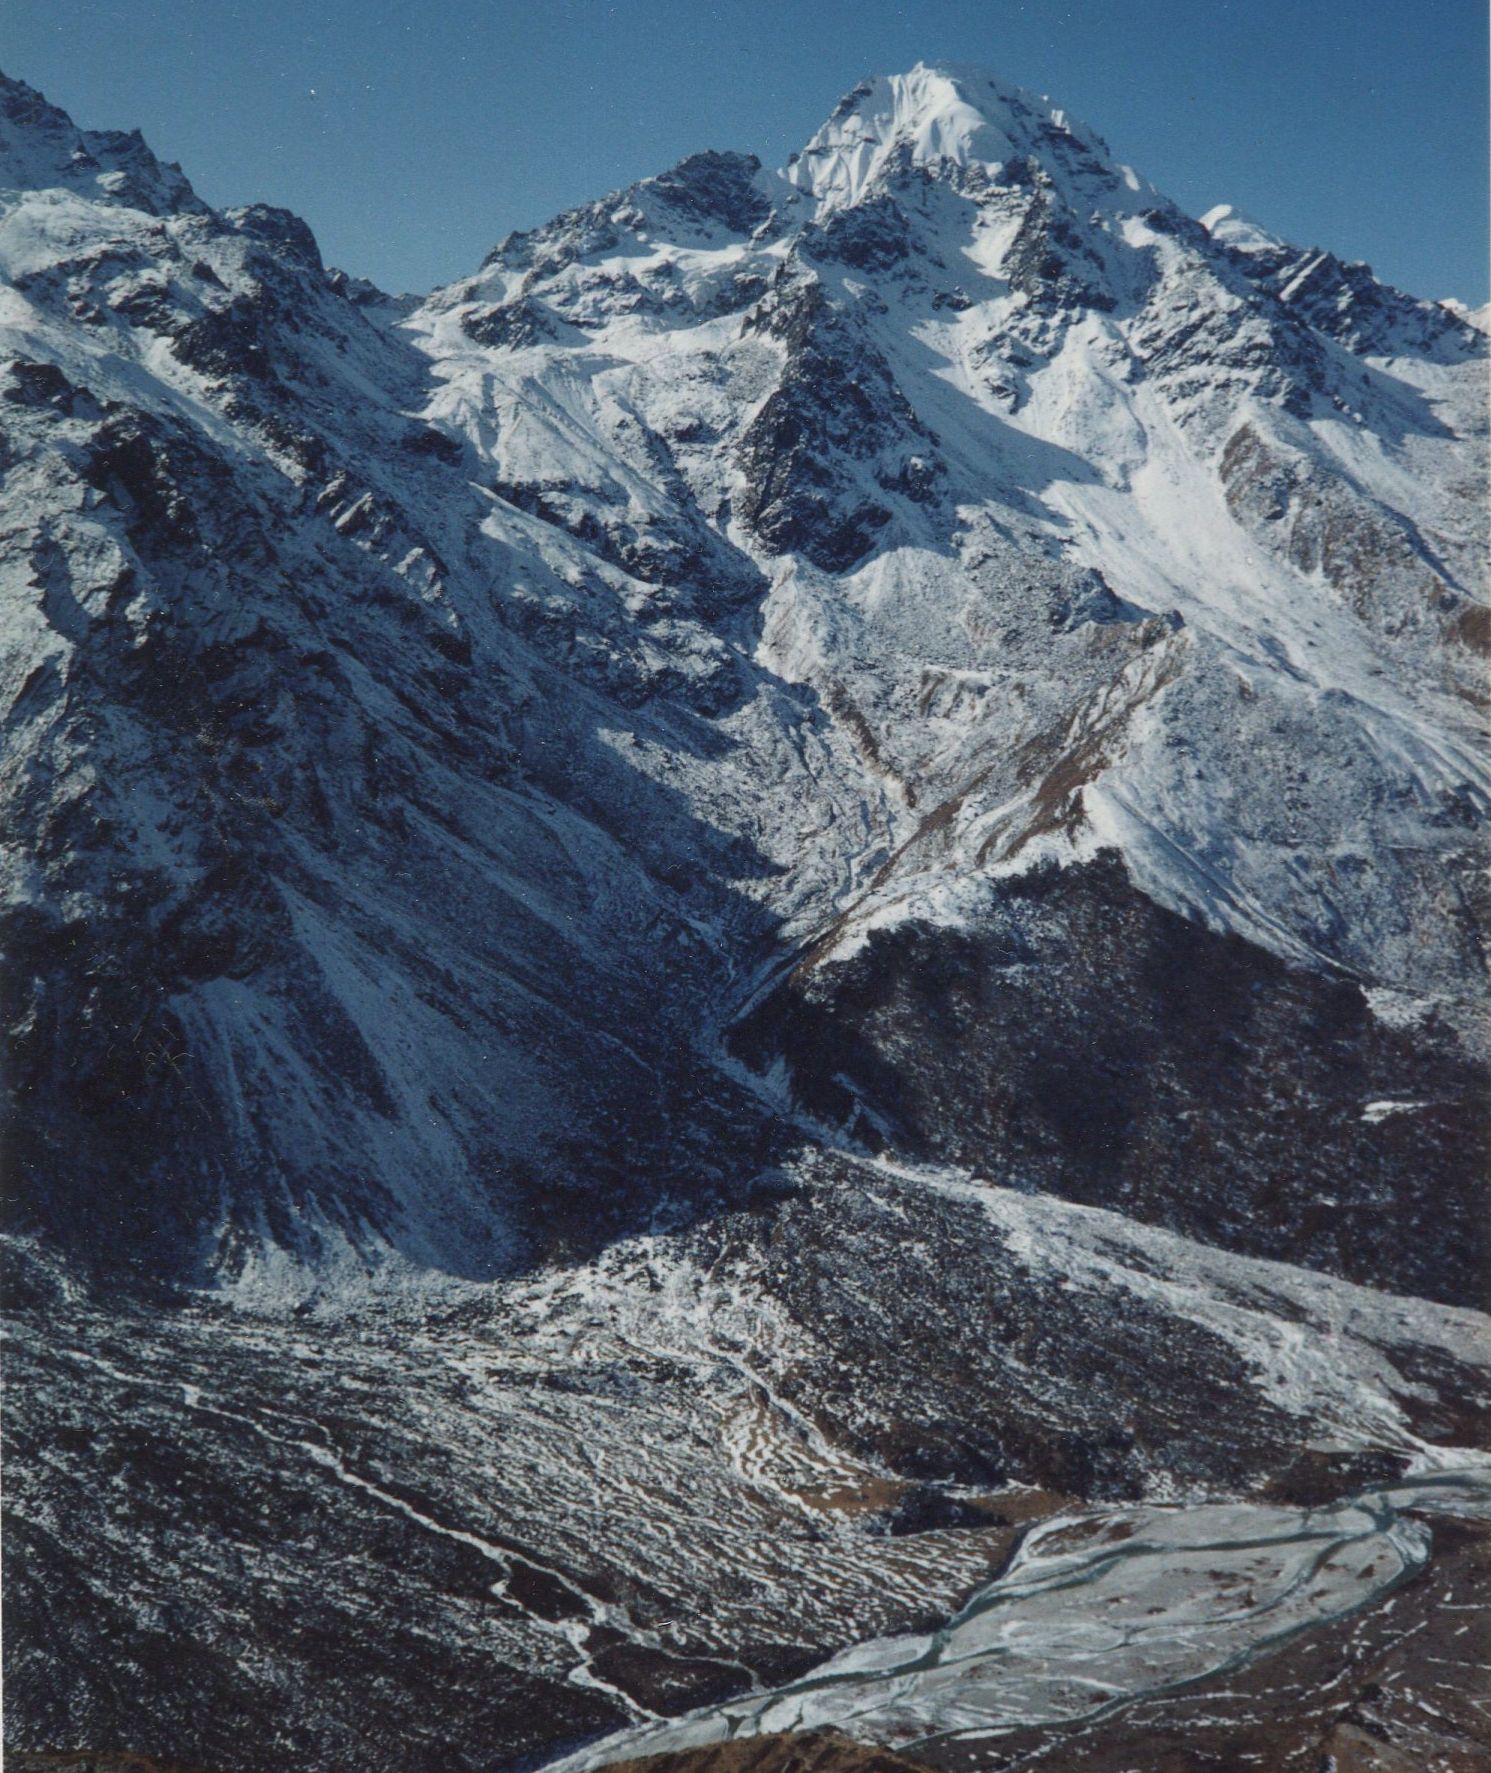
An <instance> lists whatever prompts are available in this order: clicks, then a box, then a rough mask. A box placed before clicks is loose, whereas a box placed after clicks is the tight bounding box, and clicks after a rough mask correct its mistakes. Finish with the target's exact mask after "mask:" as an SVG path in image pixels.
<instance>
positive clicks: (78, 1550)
mask: <svg viewBox="0 0 1491 1773" xmlns="http://www.w3.org/2000/svg"><path fill="white" fill-rule="evenodd" d="M0 131H3V135H0V328H3V335H4V336H3V348H0V465H3V469H4V490H3V495H0V575H3V580H0V624H3V626H0V635H3V641H0V707H3V718H4V729H3V732H4V736H3V748H0V794H3V800H4V807H5V829H6V833H7V840H8V841H7V845H6V852H5V858H4V909H3V931H4V937H3V940H4V949H5V977H6V987H7V1000H6V1020H7V1032H8V1036H9V1042H10V1059H9V1066H8V1072H7V1078H6V1082H7V1090H8V1110H7V1113H8V1124H9V1132H8V1136H7V1142H6V1156H7V1217H6V1227H7V1231H6V1237H5V1240H4V1242H5V1249H6V1261H7V1270H8V1279H7V1283H6V1304H7V1320H8V1327H9V1333H8V1344H7V1354H6V1362H5V1376H6V1380H7V1385H6V1400H5V1436H6V1456H7V1463H6V1473H5V1476H6V1483H5V1491H6V1510H7V1517H6V1528H5V1533H6V1538H5V1606H6V1612H5V1620H4V1625H5V1636H6V1650H7V1666H6V1690H5V1714H4V1716H5V1735H6V1743H7V1748H8V1750H9V1751H10V1753H11V1755H12V1756H13V1758H14V1765H15V1766H16V1768H17V1769H21V1770H24V1769H40V1768H44V1767H48V1768H49V1767H62V1766H68V1767H73V1768H89V1767H92V1768H96V1769H107V1770H110V1773H112V1770H114V1769H122V1768H125V1767H129V1768H134V1769H149V1768H158V1769H164V1768H177V1769H182V1768H192V1769H205V1770H207V1773H270V1770H282V1769H284V1770H289V1769H293V1770H295V1773H384V1770H387V1773H499V1770H504V1773H519V1770H523V1773H527V1770H530V1769H535V1768H538V1767H540V1766H543V1765H546V1764H548V1763H551V1762H560V1763H562V1764H563V1765H564V1766H566V1767H569V1768H582V1767H583V1768H590V1767H594V1766H598V1765H601V1764H604V1763H607V1762H614V1761H622V1760H634V1759H636V1758H638V1757H641V1756H647V1755H666V1756H667V1759H666V1760H665V1761H659V1762H657V1763H656V1765H657V1766H658V1767H659V1768H660V1769H666V1770H667V1773H692V1770H697V1773H776V1770H778V1769H783V1768H787V1767H793V1768H796V1769H799V1773H895V1770H896V1769H900V1770H901V1773H906V1768H907V1763H908V1762H910V1763H916V1764H920V1765H922V1766H936V1767H940V1768H945V1769H947V1770H948V1773H962V1770H967V1773H975V1770H979V1769H990V1770H992V1769H1001V1768H1008V1769H1015V1768H1020V1769H1032V1770H1033V1769H1040V1770H1042V1773H1078V1770H1083V1773H1086V1770H1091V1773H1099V1770H1106V1769H1113V1770H1115V1773H1116V1770H1117V1769H1120V1768H1130V1769H1134V1768H1143V1769H1145V1773H1201V1770H1202V1769H1212V1770H1214V1773H1215V1770H1220V1769H1228V1770H1232V1769H1238V1768H1243V1767H1267V1768H1268V1769H1270V1773H1283V1770H1291V1773H1292V1770H1298V1773H1319V1770H1320V1769H1322V1768H1326V1767H1329V1768H1332V1769H1336V1770H1338V1773H1413V1770H1426V1769H1437V1770H1439V1773H1484V1770H1485V1769H1487V1768H1491V1740H1488V1736H1487V1725H1486V1719H1487V1716H1488V1708H1487V1706H1486V1705H1485V1703H1484V1702H1483V1701H1482V1700H1481V1699H1480V1698H1478V1697H1477V1691H1476V1687H1475V1680H1476V1677H1475V1675H1474V1673H1473V1668H1474V1664H1475V1659H1476V1650H1477V1645H1478V1642H1479V1643H1480V1644H1482V1645H1483V1644H1484V1642H1485V1641H1486V1640H1485V1629H1486V1625H1487V1620H1486V1617H1485V1612H1484V1609H1485V1608H1486V1606H1487V1605H1488V1601H1487V1596H1488V1594H1491V1588H1488V1583H1487V1577H1488V1574H1491V1540H1488V1536H1487V1522H1488V1519H1491V1459H1488V1457H1487V1453H1486V1450H1485V1442H1484V1435H1485V1427H1486V1422H1487V1414H1486V1408H1487V1404H1488V1400H1491V1342H1488V1336H1487V1329H1488V1320H1487V1319H1486V1318H1485V1317H1484V1316H1482V1315H1480V1314H1479V1312H1478V1310H1477V1307H1478V1306H1479V1305H1482V1304H1483V1303H1484V1299H1483V1297H1482V1294H1483V1288H1484V1281H1485V1277H1486V1275H1487V1273H1488V1262H1491V1252H1488V1249H1487V1241H1488V1231H1491V1215H1488V1214H1487V1212H1486V1202H1485V1198H1484V1177H1485V1174H1486V1163H1487V1130H1488V1114H1487V1101H1488V1097H1487V1090H1488V1084H1491V1070H1488V1067H1491V1023H1488V1018H1487V1013H1486V1012H1487V989H1486V977H1485V966H1484V956H1483V948H1482V944H1483V939H1484V933H1485V929H1486V919H1487V910H1488V897H1491V895H1488V893H1487V890H1486V861H1487V855H1486V844H1485V832H1486V826H1487V821H1488V816H1491V754H1488V751H1487V748H1486V716H1487V712H1488V706H1491V703H1488V696H1487V679H1486V661H1487V657H1488V654H1491V607H1488V587H1487V574H1486V561H1487V536H1486V523H1487V499H1486V494H1487V363H1488V349H1487V347H1488V341H1487V339H1486V337H1485V334H1484V331H1483V330H1482V328H1483V326H1484V324H1485V320H1484V316H1478V315H1474V314H1470V313H1468V312H1467V311H1466V310H1465V309H1464V308H1462V307H1459V306H1458V305H1456V304H1453V303H1447V302H1446V303H1440V302H1428V301H1422V300H1418V299H1415V298H1413V297H1411V296H1408V295H1405V294H1402V293H1400V292H1398V291H1397V290H1394V289H1392V288H1389V287H1387V286H1385V285H1384V284H1382V283H1380V282H1379V281H1378V280H1377V279H1376V278H1375V277H1374V276H1373V275H1372V273H1371V271H1370V270H1369V269H1368V268H1367V267H1366V266H1365V265H1362V264H1347V263H1343V262H1341V261H1339V260H1338V259H1336V258H1334V257H1333V256H1331V255H1330V254H1329V253H1326V252H1321V251H1315V250H1310V251H1306V250H1301V249H1299V248H1296V247H1294V246H1290V245H1288V244H1286V243H1285V242H1283V241H1281V240H1278V239H1276V238H1274V237H1273V236H1272V235H1270V234H1268V233H1267V232H1265V231H1264V230H1263V229H1262V228H1261V227H1259V226H1257V225H1255V224H1253V223H1252V222H1249V221H1246V220H1244V219H1243V218H1242V217H1240V216H1238V215H1236V214H1234V213H1233V212H1232V211H1231V210H1229V209H1227V208H1225V207H1224V208H1219V209H1217V210H1214V211H1212V212H1211V213H1210V214H1209V215H1207V216H1206V217H1204V218H1202V219H1201V220H1200V221H1197V220H1195V219H1192V218H1191V217H1190V216H1188V215H1186V214H1184V213H1183V212H1182V211H1181V210H1179V209H1178V208H1177V207H1176V206H1175V205H1174V204H1173V203H1171V202H1170V201H1169V200H1168V199H1167V198H1166V197H1164V196H1163V195H1162V194H1161V193H1160V192H1159V191H1157V190H1155V189H1154V188H1153V187H1151V186H1150V185H1149V184H1148V183H1146V182H1145V180H1144V179H1143V178H1142V177H1141V176H1140V175H1139V174H1138V173H1136V172H1135V171H1133V170H1132V169H1130V168H1129V167H1127V166H1125V165H1122V164H1120V163H1119V162H1118V161H1117V160H1115V159H1114V157H1113V156H1112V154H1111V153H1110V151H1109V149H1108V148H1107V147H1106V145H1105V144H1104V143H1103V141H1102V140H1101V138H1100V137H1098V136H1097V135H1095V134H1094V133H1093V132H1092V131H1091V130H1089V129H1087V128H1086V127H1085V126H1083V125H1081V124H1079V123H1077V122H1076V121H1075V120H1073V119H1072V118H1071V117H1069V116H1067V115H1066V114H1065V113H1064V112H1063V111H1061V110H1059V109H1056V108H1053V107H1052V106H1051V105H1050V104H1049V103H1048V102H1047V101H1045V100H1044V99H1038V98H1036V97H1034V96H1033V95H1031V94H1029V93H1025V92H1022V91H1020V90H1018V89H1016V88H1014V87H1011V86H1008V85H1006V84H1004V83H1003V82H1001V81H1000V80H997V79H995V78H994V77H992V76H991V75H989V74H987V73H985V72H983V71H981V70H977V69H970V68H963V67H954V66H943V65H939V66H936V67H925V66H921V67H917V68H915V69H913V70H912V71H911V72H910V73H908V74H904V75H901V76H897V77H894V78H885V79H876V80H873V81H869V82H867V83H865V84H864V85H862V86H860V87H857V88H856V89H855V90H854V91H853V92H851V93H849V94H848V96H847V97H846V98H845V99H844V100H843V101H842V102H841V103H840V105H839V106H838V108H837V109H836V110H835V111H834V113H833V115H832V116H831V117H830V118H829V120H828V121H827V123H826V124H825V125H824V126H823V128H822V129H821V130H820V131H819V132H818V134H817V135H816V136H814V138H813V139H812V140H811V141H810V142H809V143H808V144H807V146H806V147H805V148H804V149H803V151H802V152H801V154H799V155H798V156H796V157H795V158H794V159H793V160H792V162H791V163H790V164H789V165H788V167H787V168H786V169H785V170H784V171H782V172H771V171H768V170H766V169H765V168H763V166H762V165H761V164H760V163H759V162H758V161H757V160H756V159H754V158H751V157H749V156H746V155H742V154H736V153H722V152H713V151H710V152H703V153H699V154H697V155H694V156H693V157H691V158H690V159H687V160H685V161H683V162H682V163H681V164H679V165H678V166H676V167H674V168H673V169H672V170H671V171H668V172H664V173H662V174H660V175H659V176H658V177H656V178H652V179H647V180H644V181H643V182H642V183H640V184H638V185H635V186H633V187H632V188H631V189H629V190H626V191H622V192H620V193H617V194H614V195H612V196H609V197H606V198H604V199H603V200H601V201H599V202H597V203H594V204H591V205H589V206H588V207H586V208H583V209H578V210H575V211H572V212H570V213H568V214H565V215H561V216H559V217H557V218H556V219H555V220H554V221H552V222H550V223H548V224H547V225H546V226H544V227H542V228H539V229H537V230H536V231H534V232H532V233H527V234H516V235H512V236H509V237H508V238H507V239H505V240H503V241H502V242H501V243H500V244H499V245H497V246H496V247H495V248H494V249H493V251H492V252H491V253H490V254H489V256H488V257H487V259H486V260H485V261H484V262H483V264H482V265H481V266H480V267H479V269H477V270H476V271H475V272H474V273H473V274H472V275H471V276H470V277H468V278H466V279H464V280H463V281H461V282H459V283H455V284H452V285H450V286H448V287H446V288H443V289H439V290H436V291H435V292H434V293H433V294H432V295H430V296H428V297H427V298H424V299H415V298H410V297H392V296H388V295H385V294H384V293H382V292H381V291H379V290H378V289H376V288H374V287H373V286H372V285H371V284H368V283H366V282H363V281H361V280H359V279H358V278H356V277H354V276H349V275H347V274H345V273H343V272H340V271H329V270H328V269H327V268H326V267H325V266H324V265H323V263H322V260H321V257H320V254H319V252H318V249H317V246H316V242H315V240H314V239H313V237H312V235H311V233H310V231H309V230H308V228H307V227H306V226H305V224H304V223H303V222H301V221H300V220H298V219H297V218H296V217H295V216H293V215H290V214H288V213H286V212H285V211H283V210H279V209H274V208H270V207H267V206H265V205H252V206H250V207H248V208H244V209H236V210H227V211H216V210H213V209H211V208H209V207H208V206H207V205H206V204H205V203H203V202H202V201H201V200H200V199H199V198H198V197H197V196H196V195H195V194H194V193H193V190H192V188H191V186H190V184H189V183H188V181H187V178H186V177H185V176H184V175H183V174H182V172H181V171H180V170H179V169H178V168H176V167H174V166H169V165H164V164H162V163H161V162H159V161H158V160H157V159H156V158H155V157H154V156H153V155H152V153H151V151H150V150H149V148H148V147H147V146H146V144H145V143H144V141H143V140H142V139H141V138H140V136H139V135H137V134H123V133H115V132H95V131H90V130H86V129H80V128H78V127H75V126H74V124H73V123H72V122H71V121H70V120H69V119H68V118H67V117H66V116H65V115H64V114H63V113H62V112H60V111H58V110H57V109H55V108H54V107H52V106H51V105H49V104H48V103H47V102H46V101H45V100H44V99H43V98H42V96H41V95H40V94H39V93H37V92H35V91H33V90H32V89H31V88H29V87H27V86H25V85H23V84H21V83H20V82H18V81H14V80H8V79H6V80H3V81H0ZM784 1733H785V1734H784Z"/></svg>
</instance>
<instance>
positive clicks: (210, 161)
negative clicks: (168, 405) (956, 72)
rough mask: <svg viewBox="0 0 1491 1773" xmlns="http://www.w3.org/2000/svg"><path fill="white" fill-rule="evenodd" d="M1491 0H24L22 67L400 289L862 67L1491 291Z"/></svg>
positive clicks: (1162, 182) (781, 124)
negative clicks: (1082, 130)
mask: <svg viewBox="0 0 1491 1773" xmlns="http://www.w3.org/2000/svg"><path fill="white" fill-rule="evenodd" d="M1486 36H1487V14H1486V7H1485V3H1484V0H921V3H920V4H905V5H903V4H891V3H889V0H425V3H424V4H410V3H408V0H405V3H404V4H391V3H387V0H0V66H3V67H4V68H5V70H6V71H7V72H9V73H11V74H15V75H19V76H20V77H21V78H22V79H25V80H29V81H30V82H31V84H32V85H34V86H39V87H41V89H42V90H43V91H44V92H45V93H46V94H47V96H48V97H49V98H51V99H52V100H53V101H54V102H55V103H57V104H60V105H62V106H63V107H64V108H65V109H67V110H68V111H70V112H71V113H72V114H73V116H74V118H75V119H76V120H77V121H78V122H80V123H82V124H84V125H85V126H87V127H92V128H105V127H122V126H135V125H138V126H139V127H140V128H142V129H143V130H144V131H145V134H146V136H147V137H148V138H149V140H150V142H151V144H152V146H153V147H155V149H156V150H157V152H159V153H160V154H161V155H162V156H163V157H164V158H166V159H170V160H179V161H181V163H182V164H183V166H184V167H185V169H186V171H187V173H188V175H189V176H190V178H191V179H192V180H193V182H194V183H195V184H196V186H197V188H198V190H199V191H200V192H201V193H202V195H203V196H205V197H206V198H207V199H208V200H209V201H210V202H213V203H216V204H220V205H221V204H230V203H240V202H247V201H249V200H251V199H262V200H264V201H267V202H273V203H279V204H283V205H284V206H286V207H287V208H290V209H294V210H296V211H298V212H299V213H300V214H301V215H303V216H304V217H305V218H306V220H307V221H309V222H310V224H311V226H312V227H313V228H314V229H315V231H316V234H317V235H318V237H319V238H320V240H321V243H322V247H323V250H324V252H325V254H326V256H327V258H328V260H329V261H330V262H332V263H334V264H339V265H342V266H345V267H346V268H347V269H348V270H351V271H355V272H358V273H360V274H362V275H364V276H368V277H371V278H373V279H374V280H375V281H376V282H378V283H380V284H382V285H384V286H385V287H387V288H392V289H409V290H421V291H422V290H425V289H428V288H430V287H431V286H432V285H434V284H436V283H438V282H443V281H446V280H449V279H451V278H454V277H457V276H460V275H463V274H465V273H466V272H468V271H471V270H473V269H474V268H475V266H476V264H477V262H478V261H479V260H480V258H481V257H482V255H483V253H484V252H485V251H486V250H487V249H488V247H490V246H491V245H492V244H493V243H494V242H495V241H496V240H497V239H498V238H499V237H500V236H501V235H502V234H504V233H506V232H507V231H508V230H509V229H510V228H515V227H529V226H532V225H533V224H535V223H537V222H539V221H542V220H544V219H546V218H547V217H548V216H550V215H552V214H553V213H555V212H556V211H557V210H560V209H563V208H566V207H568V206H569V205H571V204H574V203H577V202H581V201H584V200H587V199H589V198H592V197H599V196H602V195H604V194H605V193H606V192H607V191H609V190H611V189H614V188H615V187H616V186H618V185H622V184H626V183H628V182H629V181H631V180H632V179H635V178H639V177H642V176H644V175H646V174H648V173H651V172H657V171H660V170H662V169H663V168H664V167H667V166H670V165H672V164H673V162H675V161H676V160H678V159H681V158H682V156H683V155H684V154H686V153H691V152H693V151H694V150H696V149H698V148H702V147H714V148H739V149H742V150H746V151H750V152H754V153H757V154H759V155H760V156H761V157H762V159H763V160H765V161H766V162H767V163H768V164H772V165H779V164H780V163H781V162H782V161H783V160H784V159H785V158H786V156H787V155H788V153H790V152H791V151H792V149H794V148H795V147H798V146H800V145H801V144H802V142H803V141H804V140H805V139H806V138H807V136H808V135H810V134H811V132H812V131H813V130H814V129H815V128H816V127H817V125H818V123H819V122H820V121H821V120H822V119H823V117H824V116H826V115H827V113H828V111H829V110H830V109H831V107H832V106H833V103H834V101H835V100H836V99H837V98H838V96H839V95H840V93H842V92H843V91H845V90H847V88H848V87H850V86H852V85H853V84H854V83H855V81H856V80H858V79H859V78H860V77H861V76H863V75H864V74H867V73H874V72H879V73H885V72H894V71H898V70H900V69H903V68H906V67H909V66H910V65H911V64H912V63H913V62H915V61H917V60H918V59H922V60H928V61H930V60H934V59H937V58H944V57H946V58H951V59H956V60H960V61H972V62H982V63H985V64H987V65H988V66H990V67H992V68H993V69H995V70H996V72H998V73H1000V74H1002V75H1003V76H1004V77H1005V78H1006V79H1008V80H1012V81H1014V82H1015V83H1016V84H1018V85H1021V86H1027V87H1033V88H1035V89H1036V90H1037V91H1041V92H1048V93H1050V94H1051V96H1052V97H1053V98H1054V99H1055V100H1057V101H1058V102H1059V103H1061V104H1064V105H1065V106H1066V107H1067V108H1068V109H1069V110H1071V111H1073V112H1075V113H1076V114H1077V115H1078V116H1080V117H1082V118H1084V119H1085V120H1086V121H1087V122H1089V123H1091V124H1092V125H1093V126H1094V127H1096V128H1097V129H1098V130H1099V131H1100V132H1101V133H1102V134H1103V135H1105V136H1106V137H1107V138H1108V140H1109V142H1110V143H1111V144H1112V146H1113V148H1114V150H1115V152H1116V153H1117V154H1118V155H1119V157H1120V158H1121V159H1124V160H1127V161H1129V162H1131V163H1132V164H1134V165H1135V166H1137V167H1139V168H1140V170H1141V171H1143V172H1144V173H1145V174H1146V175H1147V176H1148V177H1149V178H1151V179H1153V180H1154V182H1155V183H1156V184H1158V185H1159V186H1160V187H1161V188H1162V189H1164V190H1166V191H1168V192H1169V193H1170V195H1171V196H1173V197H1174V198H1176V199H1177V201H1179V202H1180V203H1182V204H1184V205H1185V206H1186V207H1187V208H1188V209H1190V210H1191V211H1192V212H1193V213H1199V212H1200V211H1202V210H1204V209H1206V208H1208V207H1210V206H1211V205H1212V204H1213V203H1217V202H1230V203H1234V204H1236V205H1237V206H1238V207H1239V208H1242V209H1244V210H1246V211H1248V212H1249V213H1250V214H1252V215H1253V216H1254V217H1255V218H1256V219H1257V220H1258V221H1260V222H1262V223H1264V224H1265V225H1266V226H1268V227H1270V228H1272V229H1273V230H1274V231H1275V232H1276V233H1280V234H1283V235H1285V236H1286V237H1287V238H1289V239H1292V240H1294V241H1296V242H1298V243H1299V244H1301V245H1322V246H1328V247H1330V248H1332V249H1333V250H1335V251H1337V252H1339V253H1341V254H1342V255H1343V256H1344V257H1348V258H1365V259H1367V260H1368V261H1369V262H1370V263H1371V264H1372V265H1373V267H1374V268H1375V269H1376V271H1377V272H1378V274H1379V275H1380V276H1383V277H1386V278H1388V279H1389V280H1390V281H1392V282H1395V283H1398V284H1400V285H1402V286H1404V287H1406V288H1408V289H1411V290H1413V291H1415V292H1416V293H1418V294H1422V295H1428V296H1441V295H1459V296H1462V297H1464V298H1466V299H1468V300H1471V301H1473V302H1480V301H1484V300H1485V299H1486V295H1487V280H1488V273H1487V256H1488V246H1487V213H1486V212H1487V193H1486V164H1487V96H1486V65H1487V42H1486Z"/></svg>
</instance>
